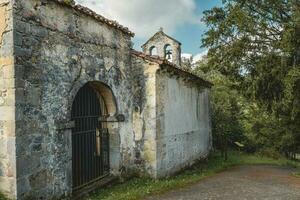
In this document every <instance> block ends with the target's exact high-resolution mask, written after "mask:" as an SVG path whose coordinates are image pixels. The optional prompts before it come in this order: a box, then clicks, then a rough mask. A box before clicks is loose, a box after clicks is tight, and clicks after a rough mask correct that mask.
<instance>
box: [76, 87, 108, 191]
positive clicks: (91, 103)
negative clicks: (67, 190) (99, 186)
mask: <svg viewBox="0 0 300 200" xmlns="http://www.w3.org/2000/svg"><path fill="white" fill-rule="evenodd" d="M94 88H95V87H94V86H93V84H92V83H87V84H86V85H84V86H83V87H82V88H81V89H80V90H79V91H78V93H77V95H76V97H75V99H74V101H73V104H72V113H71V118H72V121H74V122H75V127H74V128H73V129H72V182H73V190H77V189H80V188H82V187H84V186H86V185H89V184H92V183H94V182H95V181H97V180H99V179H101V178H102V177H103V176H105V175H107V174H109V170H110V169H109V168H110V167H109V134H108V129H107V126H106V124H105V123H100V122H99V118H100V117H101V116H105V115H107V107H106V103H105V101H104V99H103V97H102V96H101V94H100V93H99V92H97V90H96V89H94Z"/></svg>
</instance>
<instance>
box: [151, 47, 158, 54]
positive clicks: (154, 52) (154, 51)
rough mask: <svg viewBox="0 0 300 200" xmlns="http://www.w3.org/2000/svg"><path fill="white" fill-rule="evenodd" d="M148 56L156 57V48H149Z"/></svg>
mask: <svg viewBox="0 0 300 200" xmlns="http://www.w3.org/2000/svg"><path fill="white" fill-rule="evenodd" d="M150 55H151V56H157V55H158V52H157V48H156V47H155V46H152V47H151V48H150Z"/></svg>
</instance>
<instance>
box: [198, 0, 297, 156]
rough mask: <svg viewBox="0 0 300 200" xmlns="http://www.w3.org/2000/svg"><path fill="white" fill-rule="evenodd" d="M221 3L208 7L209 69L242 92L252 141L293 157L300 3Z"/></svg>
mask: <svg viewBox="0 0 300 200" xmlns="http://www.w3.org/2000/svg"><path fill="white" fill-rule="evenodd" d="M223 4H224V5H223V7H221V8H213V9H211V10H208V11H205V16H204V19H203V20H204V22H205V23H206V24H207V25H208V27H209V30H208V31H207V32H206V34H205V37H204V39H203V46H204V47H206V48H209V53H208V62H207V67H208V68H209V70H207V69H206V71H218V72H219V73H221V74H222V75H224V76H225V77H226V78H227V79H228V80H230V81H231V82H233V83H235V84H236V87H235V89H237V91H238V94H240V95H243V96H244V100H243V101H241V103H242V104H243V106H242V112H243V118H241V119H240V120H241V121H240V123H242V124H243V128H244V130H245V132H244V135H245V136H246V137H247V139H248V143H249V144H251V145H252V146H253V147H255V148H266V149H268V148H273V149H275V150H277V151H280V152H281V153H284V154H285V155H286V156H289V157H294V156H295V153H296V152H300V2H299V1H298V0H262V1H246V0H224V1H223ZM228 89H229V90H228V91H227V92H230V93H231V92H232V87H231V88H228ZM224 93H225V92H224ZM245 100H247V101H245ZM219 103H221V105H222V102H219ZM221 105H220V106H221ZM225 121H226V120H225Z"/></svg>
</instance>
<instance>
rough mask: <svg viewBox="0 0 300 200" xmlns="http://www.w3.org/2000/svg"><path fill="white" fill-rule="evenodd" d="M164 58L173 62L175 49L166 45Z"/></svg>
mask: <svg viewBox="0 0 300 200" xmlns="http://www.w3.org/2000/svg"><path fill="white" fill-rule="evenodd" d="M164 58H165V59H167V60H168V61H172V60H173V49H172V47H171V45H170V44H166V45H165V46H164Z"/></svg>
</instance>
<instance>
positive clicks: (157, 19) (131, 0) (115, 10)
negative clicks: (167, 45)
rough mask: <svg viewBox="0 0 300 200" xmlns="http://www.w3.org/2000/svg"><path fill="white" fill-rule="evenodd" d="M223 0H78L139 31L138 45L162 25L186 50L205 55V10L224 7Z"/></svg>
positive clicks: (186, 51)
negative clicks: (202, 39) (202, 46)
mask: <svg viewBox="0 0 300 200" xmlns="http://www.w3.org/2000/svg"><path fill="white" fill-rule="evenodd" d="M221 1H222V0H76V2H77V3H80V4H83V5H84V6H87V7H89V8H91V9H93V10H95V11H96V12H97V13H99V14H101V15H103V16H105V17H107V18H109V19H112V20H116V21H118V22H119V23H121V24H122V25H124V26H127V27H129V29H130V30H132V31H133V32H135V33H136V36H135V38H133V42H134V43H135V46H134V48H135V49H137V50H141V49H140V46H141V45H142V44H143V43H144V42H146V41H147V39H149V38H150V37H151V36H152V35H153V34H155V33H156V32H157V31H158V30H159V28H160V27H163V28H164V31H165V33H167V34H169V35H170V36H172V37H174V38H176V39H177V40H179V41H181V43H182V52H183V53H189V54H193V55H194V56H196V55H199V54H201V53H202V52H204V51H205V49H200V46H201V38H202V35H203V33H204V32H205V29H206V27H205V25H204V24H203V23H201V21H200V20H201V17H202V13H203V11H204V10H207V9H210V8H212V7H214V6H220V5H221Z"/></svg>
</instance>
